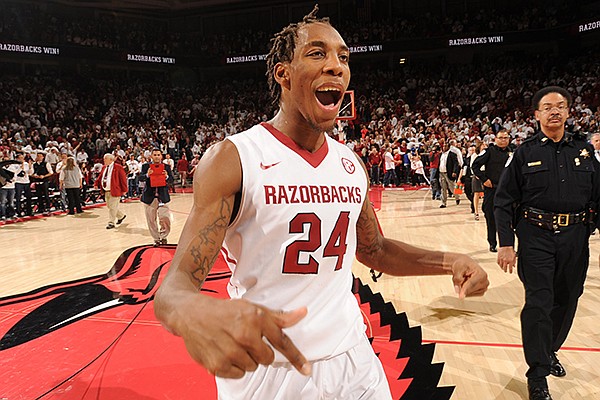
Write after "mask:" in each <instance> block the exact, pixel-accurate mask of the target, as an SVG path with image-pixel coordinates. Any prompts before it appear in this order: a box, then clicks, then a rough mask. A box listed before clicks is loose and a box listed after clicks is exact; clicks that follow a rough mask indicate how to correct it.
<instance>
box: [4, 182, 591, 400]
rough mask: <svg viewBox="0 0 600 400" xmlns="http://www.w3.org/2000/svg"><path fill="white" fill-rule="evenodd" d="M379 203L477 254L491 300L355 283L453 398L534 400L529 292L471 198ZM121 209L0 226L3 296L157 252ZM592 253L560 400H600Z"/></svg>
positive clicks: (409, 225) (178, 217)
mask: <svg viewBox="0 0 600 400" xmlns="http://www.w3.org/2000/svg"><path fill="white" fill-rule="evenodd" d="M191 200H192V196H191V195H190V194H177V195H174V196H173V198H172V202H171V203H170V208H171V210H172V211H173V223H172V232H171V235H170V237H169V242H170V243H175V242H176V241H177V238H178V237H179V234H180V232H181V229H182V228H183V225H184V223H185V218H186V215H187V213H188V211H189V209H190V208H191ZM381 200H382V202H381V209H380V210H379V211H378V217H379V220H380V223H381V226H382V228H383V230H384V232H385V234H386V235H387V236H389V237H393V238H396V239H399V240H403V241H406V242H409V243H411V244H414V245H417V246H422V247H427V248H431V249H439V250H449V251H457V252H463V253H466V254H469V255H471V256H472V257H473V258H475V259H476V260H477V261H478V262H479V263H480V264H481V265H482V266H483V267H484V268H485V269H486V271H487V272H488V274H489V277H490V289H489V291H488V293H487V294H486V295H485V296H484V297H481V298H470V299H466V300H459V299H458V298H457V296H456V295H455V293H454V289H453V285H452V281H451V279H450V277H449V276H439V277H407V278H395V277H390V276H386V275H384V276H382V277H381V278H380V279H379V280H378V282H377V283H375V282H373V281H372V280H371V277H370V275H369V270H368V269H367V268H364V267H363V266H362V265H360V264H359V263H358V262H355V264H354V266H353V271H354V273H355V275H356V276H358V277H360V278H361V279H362V281H363V282H364V283H368V284H369V285H370V286H371V288H372V289H373V291H379V292H381V293H382V294H383V296H384V298H385V299H386V300H388V301H391V302H392V303H393V304H394V306H395V308H396V310H397V311H404V312H406V313H407V315H408V318H409V321H410V323H411V325H415V326H416V325H419V326H421V328H422V331H423V341H424V342H433V343H436V350H435V356H434V359H435V361H437V362H444V363H445V366H444V372H443V374H442V379H441V381H440V385H453V386H456V389H455V391H454V395H453V397H452V399H455V400H465V399H469V400H470V399H477V400H480V399H486V400H487V399H502V400H512V399H523V398H527V396H526V393H527V388H526V380H525V376H524V374H525V371H526V368H527V367H526V364H525V361H524V358H523V352H522V349H521V347H520V343H521V336H520V335H521V333H520V323H519V313H520V310H521V307H522V303H523V289H522V285H521V283H520V281H519V279H518V277H517V275H516V273H513V274H505V273H504V272H503V271H502V270H501V269H500V268H499V267H498V266H497V265H496V262H495V260H496V255H495V254H493V253H490V252H489V251H488V246H487V242H486V240H485V219H484V218H483V214H481V220H480V221H475V220H474V218H473V215H472V214H471V213H470V212H469V205H468V201H467V200H466V199H463V200H462V202H461V204H460V205H458V206H456V205H455V203H454V202H453V201H452V199H450V200H449V201H448V207H447V208H445V209H440V208H439V202H438V201H433V200H431V196H430V192H429V191H427V190H419V191H401V190H385V191H384V192H383V193H382V198H381ZM121 210H122V211H123V212H124V213H125V214H127V218H126V219H125V221H124V222H123V224H122V225H121V226H119V227H118V228H117V229H113V230H106V229H105V226H106V222H107V215H108V212H107V209H106V207H99V208H94V209H90V210H87V211H86V212H85V213H84V214H82V215H78V216H66V215H63V216H53V217H49V218H43V219H36V220H32V221H27V222H25V223H15V224H9V225H5V226H2V227H0V235H1V236H0V237H1V238H2V250H1V251H0V265H1V267H0V297H5V296H9V295H15V294H19V293H24V292H27V291H30V290H33V289H36V288H39V287H42V286H44V285H48V284H52V283H57V282H64V281H69V280H74V279H79V278H84V277H87V276H92V275H97V274H102V273H105V272H106V271H107V269H108V268H110V266H112V264H113V263H114V261H115V259H116V258H117V257H118V256H119V255H120V254H121V252H122V251H123V250H124V249H127V248H130V247H133V246H137V245H140V244H147V243H151V242H152V240H151V237H150V235H149V233H148V230H147V228H146V222H145V219H144V208H143V205H142V204H141V203H139V202H137V201H135V202H130V203H124V204H121ZM590 249H591V263H590V269H589V272H588V279H587V282H586V288H585V293H584V294H583V296H582V298H581V299H580V304H579V308H578V312H577V316H576V319H575V323H574V325H573V328H572V330H571V333H570V335H569V337H568V339H567V342H566V343H565V346H564V348H563V349H562V350H561V351H560V352H559V358H560V359H561V361H562V362H563V365H564V366H565V368H566V369H567V376H566V377H564V378H554V377H550V378H549V384H550V388H551V390H552V393H553V395H554V397H555V398H559V399H561V400H568V399H573V400H576V399H577V400H580V399H596V398H600V335H598V332H597V326H598V313H597V310H598V309H600V270H599V262H598V259H599V250H600V236H599V235H596V236H592V238H591V239H590Z"/></svg>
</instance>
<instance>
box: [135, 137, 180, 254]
mask: <svg viewBox="0 0 600 400" xmlns="http://www.w3.org/2000/svg"><path fill="white" fill-rule="evenodd" d="M150 158H151V161H152V162H151V163H146V164H144V165H142V171H141V172H140V181H143V182H146V184H145V185H144V190H143V192H142V197H141V200H142V203H144V208H145V213H146V222H147V223H148V229H149V230H150V235H152V239H154V245H155V246H159V245H161V244H167V236H169V232H170V231H171V212H170V210H169V207H168V206H167V204H168V203H169V202H170V201H171V197H170V196H169V185H170V184H172V183H173V181H174V177H173V170H172V169H171V166H170V165H169V164H167V163H163V162H162V161H163V155H162V152H161V151H160V149H156V148H155V149H153V150H152V154H151V156H150ZM157 174H162V175H164V179H159V177H157ZM159 226H160V228H159Z"/></svg>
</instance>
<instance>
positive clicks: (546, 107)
mask: <svg viewBox="0 0 600 400" xmlns="http://www.w3.org/2000/svg"><path fill="white" fill-rule="evenodd" d="M555 108H556V109H557V110H558V111H560V112H563V111H567V110H568V109H569V107H568V106H567V105H566V104H555V105H551V104H545V105H543V106H542V108H540V110H539V111H541V112H546V113H547V112H550V111H552V110H553V109H555Z"/></svg>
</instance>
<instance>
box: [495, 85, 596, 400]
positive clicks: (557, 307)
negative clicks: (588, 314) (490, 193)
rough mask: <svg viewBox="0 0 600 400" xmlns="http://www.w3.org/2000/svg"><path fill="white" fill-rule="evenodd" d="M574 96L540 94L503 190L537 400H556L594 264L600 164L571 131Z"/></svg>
mask: <svg viewBox="0 0 600 400" xmlns="http://www.w3.org/2000/svg"><path fill="white" fill-rule="evenodd" d="M570 105H571V96H570V95H569V93H568V92H567V91H566V90H564V89H562V88H560V87H556V86H551V87H546V88H543V89H541V90H540V91H538V92H537V93H536V94H535V96H534V97H533V106H534V107H535V118H536V120H537V121H538V123H539V126H540V130H539V132H537V134H535V135H534V136H533V137H531V138H530V139H528V140H526V141H525V142H523V144H522V145H521V146H520V147H519V148H517V149H516V151H515V153H514V155H513V157H512V158H511V159H510V160H509V161H508V166H507V167H506V168H505V169H504V172H503V174H502V176H501V178H500V183H499V185H498V188H497V190H496V198H495V216H496V223H497V226H498V236H499V239H500V249H499V252H498V265H499V266H500V267H501V268H502V269H503V270H504V271H505V272H512V271H513V268H514V267H515V261H516V256H515V251H514V248H513V245H514V234H513V228H514V230H515V232H516V234H517V237H518V239H519V268H518V274H519V278H520V279H521V281H522V282H523V286H524V287H525V305H524V307H523V310H522V312H521V334H522V340H523V350H524V353H525V360H526V361H527V364H528V365H529V369H528V370H527V373H526V375H527V385H528V390H529V399H531V400H551V399H552V397H551V395H550V392H549V390H548V385H547V382H546V376H548V374H552V375H554V376H564V375H566V371H565V369H564V368H563V366H562V365H561V363H560V362H559V360H558V358H556V352H557V351H558V350H559V349H560V347H561V345H562V344H563V342H564V341H565V339H566V337H567V334H568V332H569V329H570V328H571V325H572V323H573V318H574V316H575V311H576V308H577V301H578V299H579V297H580V296H581V294H582V293H583V284H584V281H585V276H586V272H587V268H588V264H589V240H588V239H589V235H590V231H591V225H590V224H591V223H597V222H598V221H597V214H595V213H594V212H593V210H594V209H595V207H596V205H597V204H598V202H599V201H600V163H599V162H598V161H597V160H596V158H595V157H594V150H593V148H592V146H591V145H590V144H589V143H587V142H586V141H585V138H584V137H581V136H579V135H574V134H571V133H568V132H565V121H566V120H567V117H568V115H569V107H570Z"/></svg>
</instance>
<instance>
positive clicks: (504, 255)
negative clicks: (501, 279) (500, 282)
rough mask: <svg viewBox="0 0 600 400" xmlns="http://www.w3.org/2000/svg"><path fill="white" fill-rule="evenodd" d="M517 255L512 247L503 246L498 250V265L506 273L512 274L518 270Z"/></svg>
mask: <svg viewBox="0 0 600 400" xmlns="http://www.w3.org/2000/svg"><path fill="white" fill-rule="evenodd" d="M516 262H517V255H516V254H515V249H514V248H513V247H512V246H502V247H500V248H499V249H498V265H499V266H500V268H502V270H503V271H504V272H508V273H511V274H512V272H513V269H516V266H517V264H516Z"/></svg>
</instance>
